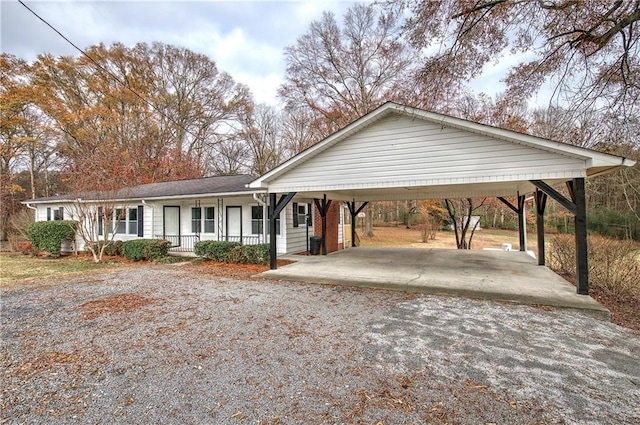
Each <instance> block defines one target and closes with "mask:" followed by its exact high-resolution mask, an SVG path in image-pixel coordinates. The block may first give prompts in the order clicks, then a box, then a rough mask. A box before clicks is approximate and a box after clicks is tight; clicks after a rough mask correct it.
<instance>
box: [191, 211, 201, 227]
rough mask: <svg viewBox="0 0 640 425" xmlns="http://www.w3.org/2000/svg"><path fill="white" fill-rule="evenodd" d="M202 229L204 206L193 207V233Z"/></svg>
mask: <svg viewBox="0 0 640 425" xmlns="http://www.w3.org/2000/svg"><path fill="white" fill-rule="evenodd" d="M201 230H202V208H197V207H196V208H191V233H200V231H201Z"/></svg>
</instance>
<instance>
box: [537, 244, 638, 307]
mask: <svg viewBox="0 0 640 425" xmlns="http://www.w3.org/2000/svg"><path fill="white" fill-rule="evenodd" d="M549 248H550V249H549V267H551V268H552V269H553V270H555V271H556V272H558V273H560V274H568V275H570V276H575V264H576V260H575V258H576V252H575V239H574V236H573V235H567V234H558V235H554V236H553V237H552V238H551V244H550V247H549ZM587 249H588V253H587V255H588V259H589V282H590V287H591V288H593V289H597V290H601V291H603V292H606V293H607V294H609V295H611V296H613V297H624V296H628V295H633V294H634V293H638V292H639V291H640V281H638V276H640V259H639V258H638V255H639V254H638V248H637V245H636V244H635V243H634V242H633V241H630V240H626V241H619V240H615V239H610V238H605V237H602V236H589V239H588V246H587Z"/></svg>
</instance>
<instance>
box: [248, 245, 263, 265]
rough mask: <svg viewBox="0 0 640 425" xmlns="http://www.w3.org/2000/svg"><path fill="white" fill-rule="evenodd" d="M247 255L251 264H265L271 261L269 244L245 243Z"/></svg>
mask: <svg viewBox="0 0 640 425" xmlns="http://www.w3.org/2000/svg"><path fill="white" fill-rule="evenodd" d="M244 251H245V256H246V257H247V262H248V263H251V264H265V263H267V262H268V261H269V244H268V243H265V244H261V245H245V246H244Z"/></svg>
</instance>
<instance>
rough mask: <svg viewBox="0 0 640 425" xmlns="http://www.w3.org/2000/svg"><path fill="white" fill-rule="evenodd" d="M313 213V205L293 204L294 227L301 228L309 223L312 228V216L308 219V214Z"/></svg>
mask: <svg viewBox="0 0 640 425" xmlns="http://www.w3.org/2000/svg"><path fill="white" fill-rule="evenodd" d="M309 211H311V204H306V205H305V204H298V203H297V202H294V203H293V227H299V226H300V225H303V226H304V224H305V223H307V226H311V216H309V217H307V212H309Z"/></svg>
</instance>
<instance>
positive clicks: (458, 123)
mask: <svg viewBox="0 0 640 425" xmlns="http://www.w3.org/2000/svg"><path fill="white" fill-rule="evenodd" d="M633 164H634V161H631V160H629V159H626V158H622V157H619V156H615V155H609V154H605V153H600V152H596V151H593V150H590V149H584V148H580V147H577V146H572V145H567V144H563V143H559V142H554V141H551V140H546V139H542V138H538V137H533V136H529V135H526V134H522V133H517V132H513V131H509V130H503V129H499V128H496V127H491V126H487V125H483V124H477V123H473V122H470V121H465V120H462V119H458V118H453V117H450V116H446V115H441V114H436V113H432V112H427V111H424V110H420V109H416V108H410V107H406V106H402V105H398V104H395V103H386V104H384V105H382V106H381V107H379V108H378V109H376V110H374V111H372V112H371V113H369V114H367V115H365V116H363V117H362V118H360V119H359V120H357V121H355V122H353V123H351V124H350V125H348V126H347V127H345V128H344V129H342V130H340V131H338V132H336V133H334V134H332V135H331V136H329V137H327V138H326V139H324V140H323V141H321V142H320V143H318V144H316V145H314V146H313V147H311V148H309V149H307V150H306V151H304V152H302V153H300V154H298V155H296V156H295V157H293V158H291V159H290V160H289V161H287V162H285V163H283V164H282V165H280V166H279V167H277V168H275V169H274V170H272V171H271V172H269V173H267V174H265V175H263V176H262V177H260V178H258V179H257V180H254V181H253V182H252V183H250V185H249V187H250V188H253V189H266V190H268V191H269V192H271V193H290V192H297V193H298V194H304V195H305V196H309V197H316V198H321V197H322V196H323V195H325V194H326V195H327V198H329V199H335V200H342V201H352V200H356V201H376V200H403V199H430V198H462V197H485V196H486V197H495V196H505V197H507V196H516V195H517V194H518V193H520V194H524V193H528V192H532V191H534V190H535V186H533V185H532V184H531V183H530V181H531V180H543V181H545V182H546V183H547V184H549V185H551V186H560V185H563V184H564V183H565V182H566V181H569V180H573V179H574V178H583V177H592V176H595V175H599V174H603V173H607V172H610V171H613V170H616V169H618V168H620V167H623V166H632V165H633Z"/></svg>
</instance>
